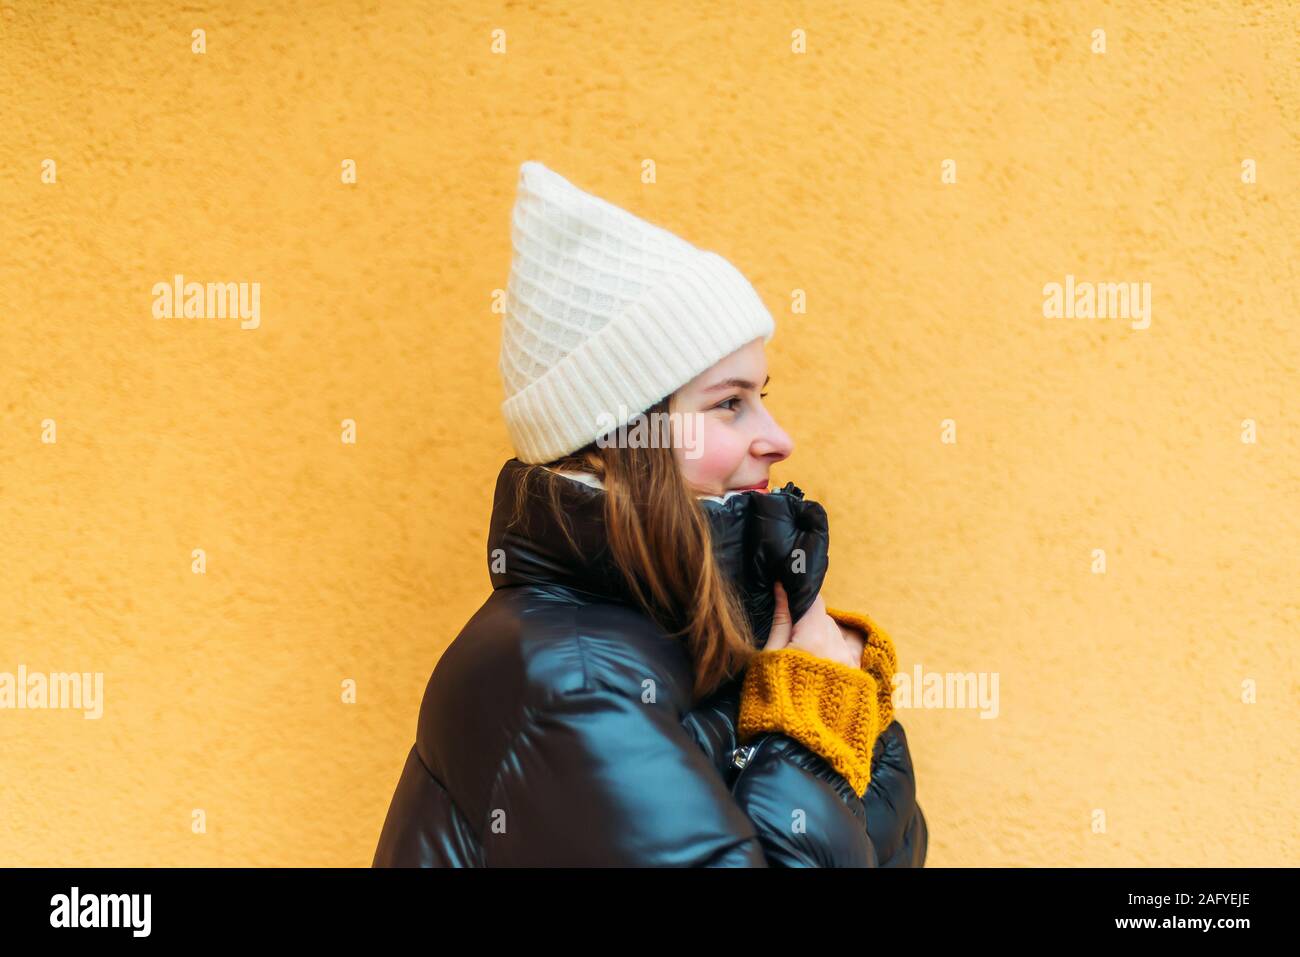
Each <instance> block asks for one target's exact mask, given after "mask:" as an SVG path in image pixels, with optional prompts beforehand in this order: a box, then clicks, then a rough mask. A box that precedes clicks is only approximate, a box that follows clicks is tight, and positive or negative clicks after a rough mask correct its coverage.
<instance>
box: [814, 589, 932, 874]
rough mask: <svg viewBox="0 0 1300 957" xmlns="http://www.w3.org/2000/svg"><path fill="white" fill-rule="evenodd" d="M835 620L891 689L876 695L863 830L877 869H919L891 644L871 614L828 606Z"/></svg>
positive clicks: (919, 838) (917, 810) (921, 859)
mask: <svg viewBox="0 0 1300 957" xmlns="http://www.w3.org/2000/svg"><path fill="white" fill-rule="evenodd" d="M827 613H828V614H829V615H830V616H831V617H832V618H834V619H835V620H836V621H837V622H838V623H839V624H841V625H847V626H849V627H853V628H857V629H858V630H859V631H860V632H861V633H862V634H863V636H864V638H865V647H864V648H863V654H862V667H863V669H865V670H867V671H870V672H871V673H872V674H873V675H874V676H875V678H876V681H877V683H878V684H879V685H880V687H881V688H888V689H891V693H890V694H888V695H882V697H881V698H880V715H881V727H882V728H883V729H884V730H882V731H881V733H880V736H879V737H878V738H877V739H876V746H875V749H874V753H873V754H872V759H871V784H870V785H869V786H868V788H867V793H866V795H865V796H864V797H863V802H864V804H865V806H866V813H867V832H868V833H869V834H870V835H871V841H872V844H874V845H875V848H876V853H877V855H878V856H879V858H880V866H881V867H923V866H924V865H925V855H926V851H927V849H928V845H929V830H928V827H927V825H926V821H925V814H924V813H923V812H922V810H921V806H920V804H918V803H917V800H916V772H915V770H914V768H913V767H912V755H911V752H910V751H909V749H908V746H907V734H906V733H905V732H904V730H903V726H902V724H900V723H899V721H898V719H897V718H895V717H894V706H893V695H892V688H893V676H894V674H895V673H896V672H897V671H898V657H897V654H896V652H895V650H894V642H893V640H892V639H891V638H890V637H889V635H888V634H886V633H885V631H884V630H883V629H882V628H881V627H880V626H879V625H878V624H876V622H875V621H874V620H873V619H872V618H871V616H870V615H865V614H859V613H857V612H852V611H847V610H841V609H837V608H828V609H827Z"/></svg>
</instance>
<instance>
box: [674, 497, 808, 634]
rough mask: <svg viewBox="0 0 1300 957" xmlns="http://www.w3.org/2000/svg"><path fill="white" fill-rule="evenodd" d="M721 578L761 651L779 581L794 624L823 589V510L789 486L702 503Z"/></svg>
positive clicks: (768, 628) (769, 625)
mask: <svg viewBox="0 0 1300 957" xmlns="http://www.w3.org/2000/svg"><path fill="white" fill-rule="evenodd" d="M700 504H701V505H702V506H703V507H704V509H705V512H706V514H707V515H708V517H709V521H710V525H711V527H712V531H713V546H714V553H715V554H716V555H717V558H718V566H719V568H720V569H721V571H722V574H723V575H724V576H725V577H726V578H727V579H728V580H730V581H731V582H732V583H733V584H734V585H735V587H736V591H737V593H738V594H739V596H740V600H741V604H742V605H743V606H744V609H745V614H746V617H747V618H748V619H749V625H750V628H751V629H752V631H753V633H754V643H755V645H756V646H757V647H759V648H762V647H763V646H764V645H765V644H766V643H767V639H768V635H769V634H770V633H771V630H772V619H773V617H774V615H775V613H776V594H775V592H774V591H773V588H774V586H775V584H776V583H777V582H778V581H779V582H780V583H781V585H782V586H783V587H784V588H785V591H786V598H787V601H788V603H789V607H790V621H791V622H797V621H798V620H799V619H800V618H802V617H803V616H804V614H805V613H806V612H807V611H808V609H809V608H810V607H812V603H813V602H814V601H816V600H817V594H818V592H820V591H821V587H822V582H823V581H824V580H825V578H826V569H827V567H828V564H829V551H830V530H829V528H828V526H827V521H826V510H825V509H824V508H822V506H821V505H820V504H819V503H818V502H814V501H812V500H810V499H805V498H804V497H803V490H802V489H800V488H799V487H798V486H797V485H795V484H794V483H793V482H787V483H786V484H785V485H784V487H782V488H780V489H777V490H775V491H772V492H742V493H741V494H739V495H732V496H730V497H729V498H727V499H726V501H724V502H715V501H712V500H709V499H701V500H700Z"/></svg>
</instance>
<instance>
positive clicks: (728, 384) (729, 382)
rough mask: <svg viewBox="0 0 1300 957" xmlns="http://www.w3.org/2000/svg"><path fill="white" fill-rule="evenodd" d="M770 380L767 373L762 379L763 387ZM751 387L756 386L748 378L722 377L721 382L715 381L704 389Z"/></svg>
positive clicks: (712, 390)
mask: <svg viewBox="0 0 1300 957" xmlns="http://www.w3.org/2000/svg"><path fill="white" fill-rule="evenodd" d="M771 381H772V377H771V376H770V375H769V376H768V377H767V378H766V379H764V380H763V387H764V388H766V387H767V384H768V383H769V382H771ZM753 388H756V387H755V385H754V383H752V382H750V381H749V380H748V379H723V380H722V381H721V382H715V383H714V384H713V385H711V386H709V387H708V388H707V389H705V390H704V391H705V392H714V391H716V390H718V389H753Z"/></svg>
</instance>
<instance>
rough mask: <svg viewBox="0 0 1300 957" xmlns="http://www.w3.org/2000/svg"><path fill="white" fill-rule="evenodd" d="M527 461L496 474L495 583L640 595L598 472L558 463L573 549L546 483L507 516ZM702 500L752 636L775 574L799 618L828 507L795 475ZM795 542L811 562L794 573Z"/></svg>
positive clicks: (820, 562) (813, 591) (491, 546)
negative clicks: (625, 565)
mask: <svg viewBox="0 0 1300 957" xmlns="http://www.w3.org/2000/svg"><path fill="white" fill-rule="evenodd" d="M525 467H526V466H525V465H524V463H523V462H521V461H520V460H519V459H518V458H512V459H510V460H508V461H507V462H506V463H505V465H504V466H502V468H501V471H500V473H499V474H498V476H497V483H496V490H495V494H494V496H493V508H492V519H491V524H490V529H489V533H488V568H489V572H490V575H491V580H492V587H493V589H498V588H508V587H512V586H516V585H531V586H534V587H538V588H542V589H546V588H553V587H555V586H559V587H561V588H568V589H575V590H577V591H580V592H584V593H587V594H590V595H595V596H599V597H601V598H605V599H608V600H613V601H618V602H623V603H627V604H632V605H635V604H636V600H635V596H634V595H633V594H632V592H631V590H630V589H629V587H628V586H627V583H626V582H625V581H624V580H623V577H622V575H621V573H620V572H619V570H618V567H617V565H616V564H615V563H614V560H613V556H612V554H611V553H610V551H609V547H608V541H607V538H606V533H605V519H604V507H605V491H604V489H603V488H602V487H600V485H599V482H598V480H596V479H595V478H594V477H583V478H582V479H579V478H575V477H573V476H572V475H570V474H567V473H563V472H559V473H555V474H558V475H560V476H562V477H563V478H564V481H563V482H561V483H560V485H559V486H558V488H559V494H560V503H561V507H562V509H563V512H564V514H565V516H566V517H567V520H568V521H567V525H568V528H569V532H570V534H571V535H572V536H573V538H574V540H575V541H576V542H577V545H578V547H577V549H576V550H575V549H574V548H573V547H572V546H571V545H570V544H569V541H568V540H567V539H566V537H565V534H564V531H563V530H562V529H561V528H560V527H559V525H558V524H557V523H556V521H555V519H554V517H553V515H552V513H551V510H550V509H548V508H545V507H542V505H543V504H544V501H545V500H544V498H543V493H542V490H541V488H540V483H533V484H532V487H531V488H530V490H529V495H530V496H531V498H530V500H529V502H528V503H527V504H526V505H525V508H524V509H523V515H522V518H521V520H520V522H519V523H518V524H515V525H512V524H510V523H511V518H512V517H513V510H514V503H515V495H516V491H517V489H518V487H519V484H520V482H521V480H522V473H523V471H524V469H525ZM551 471H554V470H551ZM697 501H698V502H699V504H700V507H701V508H703V509H704V510H705V513H706V515H707V517H708V519H709V521H710V525H711V528H712V538H713V547H714V554H715V555H716V556H717V558H718V565H719V569H720V570H721V572H722V574H723V575H724V576H726V577H727V578H728V579H729V580H730V581H731V582H732V583H733V584H734V585H735V586H736V588H737V591H738V593H739V595H740V597H741V600H742V603H743V604H744V606H745V610H746V613H747V615H748V617H749V620H750V625H751V628H752V630H753V633H754V638H755V644H756V646H758V647H762V646H763V644H764V643H765V642H766V640H767V635H768V632H769V630H770V628H771V616H772V611H773V604H774V597H773V594H772V587H773V584H774V583H775V582H776V581H777V580H780V581H782V583H783V584H784V585H785V588H786V592H787V593H788V595H789V600H790V612H791V615H792V616H793V619H794V620H798V618H799V617H800V616H801V615H802V614H803V613H804V611H806V610H807V608H808V607H809V606H810V605H811V604H812V602H813V600H814V599H815V597H816V595H817V592H818V591H819V590H820V588H821V584H822V580H823V578H824V575H825V570H826V552H827V547H828V535H827V531H826V521H825V512H824V511H823V510H822V508H821V506H820V505H818V504H817V503H816V502H812V501H809V500H805V499H804V497H803V492H802V490H801V489H799V488H798V486H796V485H794V483H792V482H787V483H786V485H785V486H784V487H782V488H781V489H778V490H775V491H773V492H768V493H764V492H758V491H738V492H728V493H727V494H726V495H723V496H698V497H697ZM796 544H798V545H801V546H802V548H801V551H802V552H803V553H804V555H803V563H804V565H803V568H801V569H800V573H799V574H798V575H794V576H792V575H791V574H790V573H789V571H788V569H787V568H785V567H783V566H784V563H785V562H786V559H787V558H788V557H789V555H790V553H791V551H792V550H793V548H794V546H795V545H796ZM810 553H811V554H810Z"/></svg>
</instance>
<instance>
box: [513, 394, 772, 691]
mask: <svg viewBox="0 0 1300 957" xmlns="http://www.w3.org/2000/svg"><path fill="white" fill-rule="evenodd" d="M667 412H668V399H667V398H664V399H661V400H660V401H659V402H657V403H655V404H654V405H653V406H651V407H650V408H649V409H647V410H646V412H645V414H646V415H647V417H648V418H649V422H650V423H658V422H660V421H669V420H667V419H660V418H659V416H657V415H655V413H665V414H666V413H667ZM547 468H551V469H560V470H564V471H570V472H589V473H591V474H592V475H595V476H596V477H597V478H599V479H600V480H601V482H602V483H603V484H604V486H605V528H606V530H607V533H608V541H609V548H610V553H611V554H612V555H613V557H614V562H615V563H616V564H617V565H618V568H619V571H620V572H621V573H622V575H623V578H624V579H625V581H626V582H627V583H628V585H629V587H630V589H631V591H632V594H633V595H634V596H635V597H636V599H637V601H638V602H639V603H640V605H641V607H642V609H643V610H644V611H645V612H646V613H647V614H648V615H650V616H651V617H652V618H654V620H655V621H656V622H658V623H659V624H660V625H661V626H662V627H663V628H664V629H665V631H667V632H668V636H669V637H670V638H675V639H679V640H681V641H683V642H684V643H685V645H686V649H687V652H688V653H689V654H690V657H691V660H692V662H693V663H694V666H695V686H694V695H695V701H696V702H697V703H698V702H699V701H701V700H703V699H704V698H706V697H708V696H709V695H710V694H711V693H712V692H714V691H715V690H717V688H718V687H719V686H720V685H721V684H722V683H723V682H724V681H726V680H727V679H728V678H730V677H732V676H733V675H736V674H738V673H739V672H740V670H741V669H742V668H744V667H745V665H746V664H747V663H748V662H749V658H750V657H751V656H752V655H753V654H754V652H755V651H756V649H755V647H754V643H753V636H752V634H751V632H750V627H749V622H748V619H747V618H746V617H745V613H744V610H743V608H742V606H741V604H740V600H739V598H738V597H737V595H736V592H735V589H734V588H733V587H732V585H731V583H730V582H729V581H728V580H727V579H726V578H725V577H724V576H723V574H722V572H721V570H720V569H719V568H718V564H717V561H716V558H715V556H714V553H713V541H712V534H711V528H710V525H709V520H708V518H707V517H706V516H705V514H704V511H703V509H701V508H700V506H699V504H698V503H697V502H696V499H695V496H696V495H697V494H698V493H696V492H695V491H694V490H692V489H691V487H690V486H689V485H688V484H687V482H686V479H685V476H683V475H682V472H681V468H680V467H679V466H678V464H677V460H676V458H675V456H674V455H673V450H672V448H671V447H665V446H664V445H662V444H659V443H654V442H652V443H650V445H649V446H648V447H623V446H621V445H613V444H611V445H607V446H605V447H601V446H599V445H597V444H596V442H594V441H593V442H591V443H590V444H588V445H586V446H584V447H583V448H581V449H578V450H577V451H576V452H573V453H571V454H569V455H565V456H562V457H561V458H558V459H555V460H553V461H551V462H546V463H544V465H543V464H535V465H528V466H526V467H525V468H524V470H522V472H521V476H520V482H519V485H518V489H517V494H516V499H515V508H514V516H513V522H518V521H519V520H520V518H522V517H523V516H524V514H525V510H526V508H527V507H528V506H527V502H528V498H529V495H530V490H531V489H533V488H534V483H535V481H536V480H537V479H539V478H540V480H541V488H542V489H543V490H545V492H546V494H545V504H546V507H548V508H550V509H551V511H552V512H553V513H554V516H555V518H556V520H557V524H559V526H560V528H561V529H563V530H564V533H565V536H566V537H567V538H568V539H569V543H570V544H571V545H572V546H573V547H574V548H575V549H576V548H577V547H578V546H577V543H576V542H575V541H574V539H573V536H572V535H571V534H570V533H569V529H568V526H567V524H566V522H565V518H566V516H565V515H564V512H563V509H562V507H561V504H560V489H561V485H560V483H562V482H568V481H572V480H571V479H566V478H564V477H562V476H559V475H555V474H553V473H550V472H548V471H546V469H547Z"/></svg>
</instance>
